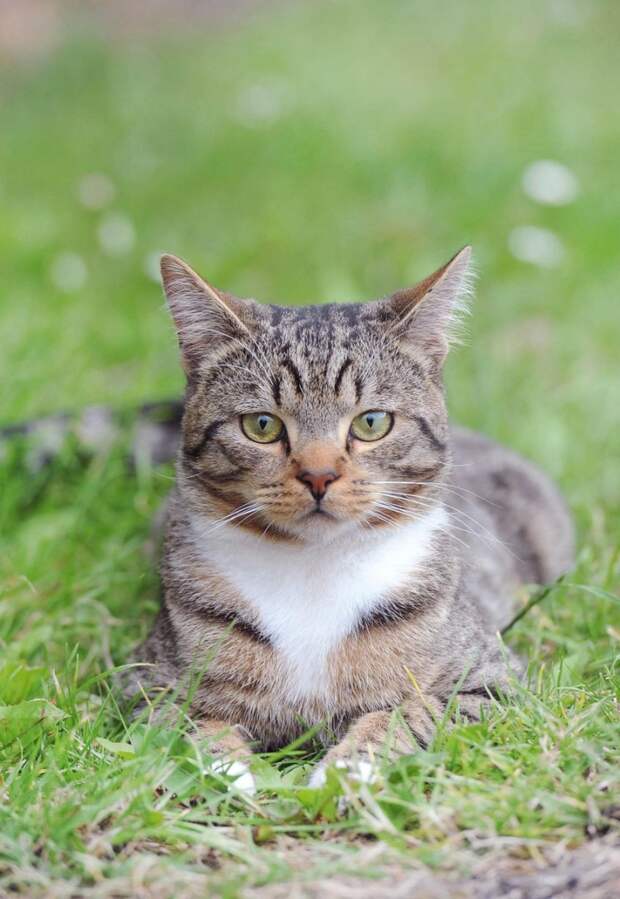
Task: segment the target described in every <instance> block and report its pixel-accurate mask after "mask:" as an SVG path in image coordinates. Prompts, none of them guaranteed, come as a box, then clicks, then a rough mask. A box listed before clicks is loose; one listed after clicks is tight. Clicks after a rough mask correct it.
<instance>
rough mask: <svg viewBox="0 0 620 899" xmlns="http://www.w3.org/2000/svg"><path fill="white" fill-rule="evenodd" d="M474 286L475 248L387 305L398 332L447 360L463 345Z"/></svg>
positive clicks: (400, 293)
mask: <svg viewBox="0 0 620 899" xmlns="http://www.w3.org/2000/svg"><path fill="white" fill-rule="evenodd" d="M473 284H474V274H473V271H472V266H471V247H469V246H466V247H463V249H462V250H459V252H458V253H457V254H456V255H455V256H453V257H452V259H450V261H449V262H447V263H446V264H445V265H443V266H442V267H441V268H438V269H437V271H435V272H433V274H432V275H429V277H428V278H425V279H424V280H423V281H420V282H419V283H418V284H416V285H415V286H414V287H409V288H406V289H405V290H399V291H397V292H396V293H395V294H393V295H392V296H391V297H389V299H388V300H386V301H384V302H386V303H387V304H388V305H389V308H390V311H391V312H392V315H395V316H396V321H395V322H394V326H393V328H394V331H395V332H396V333H397V334H399V335H401V336H402V337H404V338H406V339H407V340H409V341H411V342H412V343H415V344H417V345H419V346H420V347H421V348H422V349H424V350H426V351H427V352H429V353H430V354H431V355H433V356H436V357H439V358H440V359H443V358H444V357H445V355H446V353H447V352H448V349H449V347H450V346H451V345H452V344H454V343H458V342H459V339H460V337H461V334H462V329H463V319H464V316H465V315H466V314H467V313H468V312H469V299H470V297H471V296H472V294H473Z"/></svg>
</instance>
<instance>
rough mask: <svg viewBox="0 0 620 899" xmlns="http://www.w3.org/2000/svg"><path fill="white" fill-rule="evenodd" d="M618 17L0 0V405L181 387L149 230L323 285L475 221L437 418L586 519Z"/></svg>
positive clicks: (390, 1) (41, 408) (614, 209)
mask: <svg viewBox="0 0 620 899" xmlns="http://www.w3.org/2000/svg"><path fill="white" fill-rule="evenodd" d="M619 35H620V7H618V5H617V4H616V3H614V2H603V0H599V2H588V0H579V2H577V0H544V2H542V0H536V2H534V0H522V2H520V3H518V4H512V3H507V2H506V3H504V2H496V0H475V2H472V3H467V4H464V3H461V2H456V0H447V2H445V3H442V4H441V5H438V4H436V3H432V2H430V0H355V2H349V0H338V2H321V0H319V2H301V0H298V2H288V3H287V2H283V0H280V2H276V0H273V2H257V0H253V2H250V0H246V2H239V0H232V2H224V0H218V2H203V3H198V2H190V0H183V2H178V0H177V2H172V0H153V2H150V3H138V2H135V3H134V2H108V3H105V4H104V3H95V2H80V3H73V2H60V0H19V2H16V0H15V2H6V0H5V2H4V3H3V4H2V5H1V6H0V52H1V54H2V63H1V84H0V98H1V104H2V110H1V140H0V199H1V206H0V258H1V259H2V272H3V276H2V279H1V281H0V332H1V335H2V337H1V352H0V410H1V412H0V419H1V421H2V422H4V423H10V422H16V421H19V420H22V419H24V418H28V417H32V416H37V415H41V414H47V413H49V412H53V411H57V410H78V409H79V408H80V407H82V406H84V405H86V404H92V403H107V404H110V405H112V406H115V407H118V408H121V409H122V408H131V406H132V405H133V404H136V403H138V402H140V401H143V400H154V399H160V398H165V397H170V396H175V395H178V394H179V392H180V391H181V389H182V377H181V373H180V368H179V365H178V360H177V351H176V342H175V339H174V335H173V332H172V328H171V325H170V322H169V319H168V315H167V313H166V310H165V308H164V304H163V300H162V295H161V289H160V286H159V276H158V256H159V254H160V253H161V252H162V251H167V252H174V253H177V254H179V255H181V256H183V257H184V258H186V259H187V260H189V261H190V262H191V264H192V265H194V266H195V267H196V268H197V269H198V270H199V271H200V272H202V273H203V274H204V275H205V277H207V278H208V279H209V280H210V281H212V282H213V283H214V284H215V285H217V286H220V287H222V288H224V289H226V290H230V291H233V292H236V293H238V294H240V295H250V296H254V297H256V298H258V299H262V300H271V301H279V302H284V303H300V302H308V301H310V302H318V303H320V302H326V301H333V300H341V301H343V302H346V301H351V300H360V299H367V298H372V297H376V296H380V295H383V294H385V293H387V292H389V291H391V290H393V289H396V288H398V287H401V286H404V285H406V284H409V283H411V282H413V281H415V280H416V279H418V278H420V277H422V276H424V275H426V274H427V273H428V272H429V271H431V270H432V269H434V268H435V267H436V266H438V265H439V264H440V263H442V262H443V261H444V260H446V259H447V258H448V257H449V256H450V255H451V254H452V253H453V252H454V251H455V250H456V249H458V248H459V247H460V246H462V245H463V244H464V243H472V244H473V246H474V251H475V255H476V260H477V267H478V273H479V283H478V291H477V298H476V301H475V303H474V307H473V315H472V318H471V322H470V327H469V338H468V342H467V345H466V347H465V348H463V349H461V350H459V351H458V352H457V353H456V354H454V356H453V358H452V359H451V360H450V361H449V365H448V385H449V398H450V405H451V409H452V412H453V415H454V417H455V418H457V419H459V420H460V421H462V422H464V423H467V424H469V425H471V426H473V427H478V428H481V429H482V430H484V431H486V432H488V433H490V434H492V435H494V436H496V437H498V438H499V439H502V440H504V441H506V442H508V443H509V444H511V445H513V446H515V447H516V448H518V449H520V450H522V451H524V452H526V453H527V454H529V455H530V456H532V457H533V458H535V459H537V460H538V461H539V462H541V463H542V464H543V465H544V466H545V467H546V468H547V469H549V470H550V471H551V472H552V473H553V474H554V475H555V476H556V477H557V478H559V479H560V481H561V483H562V485H563V487H564V489H565V490H566V492H567V493H568V495H569V497H570V499H571V502H572V503H573V505H574V507H575V508H576V509H577V512H578V514H579V516H580V520H581V522H582V523H583V525H584V526H586V527H591V526H592V522H593V520H594V519H595V518H596V515H597V514H599V513H600V514H599V517H600V516H601V515H603V513H602V512H601V511H600V508H601V506H600V504H601V503H602V501H603V500H604V505H605V507H606V509H607V510H613V509H614V508H617V502H618V497H619V492H620V488H619V477H618V466H617V464H616V463H615V462H614V459H616V460H617V453H618V449H619V448H620V411H619V410H620V403H619V402H618V347H619V345H620V318H619V315H618V296H619V294H620V290H619V288H620V253H619V250H618V244H619V236H620V228H619V225H620V202H619V193H618V183H617V171H618V159H619V158H620V117H619V116H618V115H617V97H618V91H619V88H620V78H619V77H618V76H619V69H618V55H617V47H618V37H619ZM597 510H598V512H597ZM605 514H607V513H605ZM593 516H594V518H593Z"/></svg>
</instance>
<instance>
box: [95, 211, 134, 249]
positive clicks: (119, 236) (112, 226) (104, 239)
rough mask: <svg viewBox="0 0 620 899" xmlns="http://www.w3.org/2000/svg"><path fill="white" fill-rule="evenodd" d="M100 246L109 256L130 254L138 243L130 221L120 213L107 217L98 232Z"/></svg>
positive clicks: (113, 213) (110, 214)
mask: <svg viewBox="0 0 620 899" xmlns="http://www.w3.org/2000/svg"><path fill="white" fill-rule="evenodd" d="M97 234H98V237H99V244H100V246H101V249H102V250H103V252H104V253H107V254H108V256H122V255H123V254H125V253H129V251H130V250H131V249H132V247H133V245H134V243H135V241H136V233H135V230H134V227H133V224H132V223H131V221H130V219H129V218H127V216H126V215H123V214H122V213H120V212H110V213H109V214H108V215H106V216H105V217H104V218H103V220H102V222H101V224H100V225H99V230H98V232H97Z"/></svg>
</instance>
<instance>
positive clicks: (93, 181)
mask: <svg viewBox="0 0 620 899" xmlns="http://www.w3.org/2000/svg"><path fill="white" fill-rule="evenodd" d="M77 193H78V198H79V201H80V203H81V204H82V206H85V207H86V208H87V209H103V207H104V206H108V205H109V204H110V203H111V202H112V200H113V199H114V195H115V194H116V188H115V187H114V185H113V184H112V182H111V181H110V179H109V178H108V176H107V175H103V174H101V172H93V173H92V174H90V175H84V177H83V178H82V179H80V182H79V184H78V189H77Z"/></svg>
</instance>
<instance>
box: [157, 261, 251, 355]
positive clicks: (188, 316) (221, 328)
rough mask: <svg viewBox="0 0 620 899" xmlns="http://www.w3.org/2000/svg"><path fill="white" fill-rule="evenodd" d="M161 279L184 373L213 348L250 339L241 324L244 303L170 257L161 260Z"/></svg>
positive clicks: (247, 331)
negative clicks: (173, 324) (172, 320)
mask: <svg viewBox="0 0 620 899" xmlns="http://www.w3.org/2000/svg"><path fill="white" fill-rule="evenodd" d="M161 277H162V281H163V285H164V291H165V293H166V299H167V300H168V306H169V307H170V312H171V314H172V318H173V319H174V323H175V326H176V330H177V335H178V338H179V345H180V347H181V355H182V359H183V367H184V368H185V371H186V372H188V373H189V372H190V371H191V370H193V369H194V368H195V367H196V366H197V365H198V364H199V362H200V360H201V359H202V358H204V356H205V355H206V354H207V353H208V352H210V351H212V350H213V349H214V348H218V347H221V346H223V345H224V344H225V343H226V342H227V341H229V340H237V341H238V340H240V339H244V338H247V337H248V336H249V328H248V325H247V323H246V322H244V321H243V318H247V315H246V314H245V312H246V310H247V305H246V301H243V300H238V299H237V298H236V297H232V296H230V295H229V294H223V293H221V292H220V291H219V290H216V289H215V288H214V287H211V285H210V284H207V282H206V281H204V280H203V279H202V278H201V277H200V275H198V274H197V273H196V272H195V271H194V270H193V269H191V268H190V266H189V265H187V263H185V262H183V260H182V259H179V258H178V257H176V256H171V255H169V254H165V255H163V256H162V257H161ZM248 305H249V304H248ZM244 307H245V308H244Z"/></svg>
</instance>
